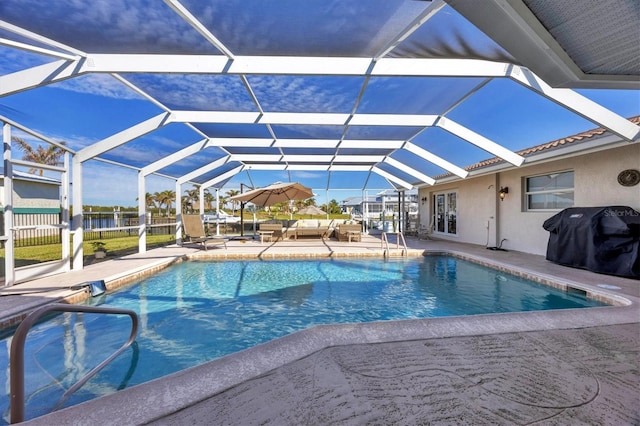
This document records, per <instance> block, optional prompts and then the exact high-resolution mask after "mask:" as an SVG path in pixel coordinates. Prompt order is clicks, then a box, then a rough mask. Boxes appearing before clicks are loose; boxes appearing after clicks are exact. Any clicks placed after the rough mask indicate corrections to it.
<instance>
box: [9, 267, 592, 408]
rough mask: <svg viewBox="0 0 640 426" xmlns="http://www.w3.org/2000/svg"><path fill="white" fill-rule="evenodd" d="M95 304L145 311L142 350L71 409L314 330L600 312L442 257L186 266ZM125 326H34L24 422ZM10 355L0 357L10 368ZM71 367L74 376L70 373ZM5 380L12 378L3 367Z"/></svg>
mask: <svg viewBox="0 0 640 426" xmlns="http://www.w3.org/2000/svg"><path fill="white" fill-rule="evenodd" d="M92 303H94V304H107V305H113V306H118V307H121V308H129V309H133V310H135V311H136V312H138V313H139V315H140V333H139V337H138V339H137V346H135V347H133V348H131V349H129V350H127V351H126V352H125V353H124V354H123V355H121V356H120V357H119V358H118V359H117V360H116V361H114V362H113V363H112V364H111V365H109V366H108V367H107V368H106V369H105V370H103V372H101V373H100V374H98V376H96V377H95V378H94V379H92V380H91V381H90V382H89V383H87V384H86V385H85V386H84V387H83V388H82V389H81V390H80V391H78V392H77V393H76V394H75V395H73V396H72V397H71V398H70V400H69V401H68V402H67V404H66V405H73V404H75V403H78V402H81V401H84V400H88V399H92V398H95V397H97V396H101V395H105V394H108V393H112V392H114V391H116V390H118V389H122V388H125V387H128V386H132V385H135V384H138V383H142V382H146V381H149V380H152V379H154V378H157V377H160V376H164V375H167V374H169V373H172V372H175V371H179V370H182V369H185V368H188V367H190V366H194V365H198V364H202V363H204V362H206V361H209V360H212V359H215V358H218V357H221V356H224V355H226V354H229V353H233V352H236V351H239V350H242V349H244V348H248V347H251V346H254V345H256V344H259V343H262V342H265V341H268V340H272V339H274V338H276V337H280V336H283V335H286V334H289V333H291V332H294V331H296V330H300V329H303V328H306V327H309V326H311V325H314V324H326V323H340V322H342V323H344V322H363V321H379V320H398V319H409V318H425V317H436V316H451V315H471V314H480V313H496V312H514V311H529V310H546V309H565V308H579V307H591V306H602V305H603V304H602V303H600V302H596V301H593V300H589V299H586V298H585V297H583V296H581V295H578V294H567V293H565V292H562V291H560V290H555V289H552V288H549V287H546V286H543V285H539V284H536V283H533V282H530V281H527V280H524V279H521V278H518V277H515V276H512V275H509V274H506V273H503V272H499V271H496V270H493V269H489V268H485V267H482V266H479V265H476V264H473V263H470V262H465V261H462V260H459V259H456V258H453V257H445V256H427V257H425V258H418V259H397V260H388V261H382V260H380V259H369V260H361V259H358V260H350V259H334V260H313V261H276V260H270V261H243V262H240V261H238V262H184V263H181V264H178V265H176V266H174V267H171V268H169V269H167V270H165V271H163V272H161V273H159V274H157V275H154V276H153V277H150V278H148V279H145V280H143V281H141V282H139V283H137V285H132V286H129V287H127V288H125V289H122V290H121V291H118V292H117V293H114V294H110V295H106V296H102V297H100V298H97V299H94V300H93V301H92ZM128 326H129V321H128V320H127V319H126V318H102V317H97V316H95V315H89V314H82V315H74V314H65V315H60V316H58V317H56V318H55V319H54V320H52V321H49V322H48V323H45V324H42V325H40V326H37V327H35V328H34V329H33V331H32V332H31V333H30V335H29V339H28V340H27V347H26V353H27V355H26V364H27V368H28V370H27V371H26V376H25V377H26V383H27V414H28V417H29V418H31V417H35V416H38V415H41V414H44V413H46V412H48V411H49V410H50V408H51V406H53V405H55V402H56V401H57V400H58V398H59V397H60V396H61V394H62V390H61V389H62V386H69V385H70V384H71V383H73V381H75V380H77V379H79V378H80V377H81V376H82V375H83V373H85V372H86V371H88V370H89V369H90V368H91V367H92V366H94V365H95V364H97V363H98V362H99V361H101V360H102V359H104V358H105V357H106V356H108V355H109V353H110V352H111V351H112V350H115V349H117V348H118V347H119V346H120V345H121V344H122V342H123V341H124V340H126V338H127V334H128V332H129V330H128ZM5 341H6V340H5ZM6 344H8V343H6ZM7 353H8V350H6V351H2V355H0V357H1V358H0V359H2V362H3V363H4V364H3V365H6V363H7V361H6V354H7ZM52 360H61V361H62V362H61V363H59V364H55V363H52ZM67 367H76V368H77V371H72V372H69V371H68V368H67ZM3 378H4V379H5V382H7V381H8V378H7V374H6V371H5V372H4V373H3ZM7 401H8V397H7V395H4V396H3V399H2V400H1V401H0V403H2V406H3V407H4V412H5V419H6V418H7V417H6V412H7V407H8V404H7Z"/></svg>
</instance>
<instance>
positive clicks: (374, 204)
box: [341, 189, 418, 219]
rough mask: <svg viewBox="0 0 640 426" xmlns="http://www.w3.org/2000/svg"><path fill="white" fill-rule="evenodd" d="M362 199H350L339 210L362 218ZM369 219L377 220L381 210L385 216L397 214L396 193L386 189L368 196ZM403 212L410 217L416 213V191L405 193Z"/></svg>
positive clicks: (363, 209)
mask: <svg viewBox="0 0 640 426" xmlns="http://www.w3.org/2000/svg"><path fill="white" fill-rule="evenodd" d="M364 204H365V203H363V199H362V197H350V198H347V199H345V200H343V201H342V203H341V209H342V211H343V212H344V213H348V214H351V215H352V216H362V215H363V212H364V211H365V207H364ZM366 204H367V212H368V213H369V214H368V218H369V219H379V218H380V214H381V213H382V211H383V209H384V212H385V216H392V215H393V214H394V213H396V214H397V213H398V191H396V190H393V189H388V190H385V191H382V192H379V193H377V194H376V195H374V196H368V197H367V199H366ZM404 211H405V212H408V213H409V214H410V215H414V214H417V213H418V191H417V190H415V189H412V190H408V191H405V207H404Z"/></svg>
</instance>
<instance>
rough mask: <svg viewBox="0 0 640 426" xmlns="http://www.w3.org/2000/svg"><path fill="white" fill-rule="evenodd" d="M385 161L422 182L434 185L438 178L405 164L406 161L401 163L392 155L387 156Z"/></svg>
mask: <svg viewBox="0 0 640 426" xmlns="http://www.w3.org/2000/svg"><path fill="white" fill-rule="evenodd" d="M384 162H385V163H387V164H389V165H391V166H393V167H395V168H396V169H398V170H401V171H403V172H405V173H407V174H409V175H411V176H413V177H415V178H416V179H420V180H421V181H422V182H424V183H427V184H429V185H433V184H435V183H436V180H435V179H434V178H432V177H430V176H427V175H425V174H424V173H422V172H419V171H418V170H416V169H413V168H411V167H409V166H407V165H405V164H404V163H401V162H400V161H398V160H396V159H394V158H391V157H387V158H385V159H384Z"/></svg>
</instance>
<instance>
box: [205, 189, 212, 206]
mask: <svg viewBox="0 0 640 426" xmlns="http://www.w3.org/2000/svg"><path fill="white" fill-rule="evenodd" d="M214 200H215V197H214V196H213V194H212V193H211V192H209V190H208V189H205V190H204V208H205V210H211V206H212V205H213V201H214Z"/></svg>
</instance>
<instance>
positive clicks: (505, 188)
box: [498, 186, 509, 201]
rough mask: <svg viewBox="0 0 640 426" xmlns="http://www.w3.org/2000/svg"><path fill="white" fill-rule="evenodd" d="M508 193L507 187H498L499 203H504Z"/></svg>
mask: <svg viewBox="0 0 640 426" xmlns="http://www.w3.org/2000/svg"><path fill="white" fill-rule="evenodd" d="M508 193H509V187H508V186H505V187H504V188H503V187H500V191H499V192H498V195H499V196H500V201H504V197H506V196H507V194H508Z"/></svg>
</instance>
